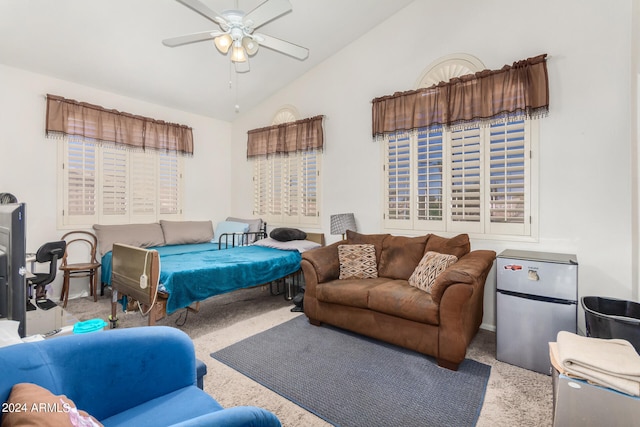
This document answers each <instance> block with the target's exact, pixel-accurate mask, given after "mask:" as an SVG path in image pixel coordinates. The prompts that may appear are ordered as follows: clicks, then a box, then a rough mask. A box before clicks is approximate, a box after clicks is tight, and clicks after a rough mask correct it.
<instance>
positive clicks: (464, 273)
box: [431, 250, 496, 304]
mask: <svg viewBox="0 0 640 427" xmlns="http://www.w3.org/2000/svg"><path fill="white" fill-rule="evenodd" d="M495 259H496V253H495V252H494V251H489V250H476V251H472V252H469V253H468V254H466V255H465V256H463V257H462V258H460V259H459V260H458V262H456V263H455V264H453V265H451V266H450V267H449V268H447V269H446V270H445V271H443V272H442V273H441V274H440V275H439V276H438V277H437V278H436V281H435V283H434V284H433V288H431V298H433V301H434V302H436V303H438V304H439V303H440V301H441V299H442V296H443V295H444V292H445V291H446V289H447V288H448V287H449V286H450V285H452V284H454V283H466V284H469V285H475V284H482V285H484V280H485V278H486V276H487V274H488V273H489V270H491V267H492V266H493V261H494V260H495ZM480 281H481V283H479V282H480Z"/></svg>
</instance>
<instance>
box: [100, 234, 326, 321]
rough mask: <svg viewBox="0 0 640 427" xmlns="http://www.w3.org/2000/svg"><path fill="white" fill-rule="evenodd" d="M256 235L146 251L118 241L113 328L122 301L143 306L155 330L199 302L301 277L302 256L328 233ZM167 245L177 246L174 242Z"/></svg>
mask: <svg viewBox="0 0 640 427" xmlns="http://www.w3.org/2000/svg"><path fill="white" fill-rule="evenodd" d="M172 225H173V224H172ZM192 225H193V224H192ZM200 225H202V224H200ZM165 226H166V224H165ZM95 228H96V227H95V226H94V229H95ZM165 228H166V227H165ZM218 228H219V227H216V231H217V230H218ZM265 228H266V226H265ZM103 231H104V230H103ZM252 233H255V232H252V231H248V230H247V231H244V232H235V233H231V234H233V236H232V237H231V238H229V236H228V234H229V233H221V234H220V236H221V237H219V238H218V239H217V240H216V239H213V240H216V241H215V242H211V241H208V242H200V243H179V244H169V245H167V244H165V245H155V244H154V245H151V246H149V245H148V247H146V248H144V247H140V246H141V245H131V244H127V243H119V242H117V241H114V242H113V243H112V244H111V248H112V251H109V252H107V253H105V254H104V255H103V256H102V268H103V271H102V281H103V283H105V284H108V285H110V286H111V287H112V290H113V294H114V298H113V304H112V315H111V322H112V325H111V326H112V327H116V324H117V300H118V299H119V298H120V297H122V296H128V297H131V298H133V299H135V300H136V301H138V302H139V303H140V304H141V310H143V313H145V314H147V313H148V316H149V319H148V320H149V325H153V324H154V323H155V322H156V321H157V320H159V319H161V318H162V317H164V316H165V315H166V314H171V313H173V312H175V311H177V310H180V309H189V310H194V311H197V310H198V304H199V302H200V301H203V300H205V299H207V298H210V297H212V296H215V295H220V294H223V293H227V292H232V291H234V290H237V289H242V288H249V287H254V286H259V285H264V284H273V283H274V282H276V283H278V282H279V281H281V280H282V279H283V278H286V277H291V276H292V275H296V274H298V272H299V270H300V261H301V254H300V253H301V251H304V250H306V249H309V248H312V247H317V246H320V245H322V244H324V235H322V234H315V233H306V234H307V236H306V239H304V240H300V241H298V240H296V241H288V242H278V241H275V240H274V239H272V238H269V237H267V238H264V235H265V231H261V232H260V233H259V234H252ZM103 234H104V233H103ZM224 234H227V236H223V235H224ZM129 235H130V234H129ZM165 235H168V236H171V233H168V234H167V233H165ZM129 240H131V239H129ZM133 240H136V239H133ZM138 240H140V239H138ZM147 240H148V241H149V242H151V241H152V240H153V239H147ZM187 240H188V241H191V240H190V239H187ZM223 240H224V242H226V243H223ZM99 241H100V236H99ZM167 241H169V242H170V243H176V240H175V239H172V238H170V239H168V240H166V241H165V243H166V242H167ZM183 241H185V239H183V238H181V240H180V242H183ZM229 242H231V243H229ZM137 243H140V242H139V241H137ZM271 289H272V293H274V292H273V287H272V288H271Z"/></svg>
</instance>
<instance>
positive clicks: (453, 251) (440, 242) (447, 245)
mask: <svg viewBox="0 0 640 427" xmlns="http://www.w3.org/2000/svg"><path fill="white" fill-rule="evenodd" d="M427 251H433V252H439V253H441V254H447V255H455V256H457V257H458V259H460V258H462V257H463V256H465V255H466V254H468V253H469V252H470V251H471V243H470V242H469V235H468V234H458V235H457V236H455V237H451V238H446V237H440V236H436V235H435V234H431V235H430V236H429V240H428V241H427V245H426V246H425V248H424V252H425V253H426V252H427Z"/></svg>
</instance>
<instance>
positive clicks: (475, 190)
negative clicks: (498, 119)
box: [384, 120, 537, 236]
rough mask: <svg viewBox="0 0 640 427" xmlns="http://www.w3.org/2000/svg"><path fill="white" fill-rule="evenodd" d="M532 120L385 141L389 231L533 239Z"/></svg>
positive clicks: (434, 131) (399, 136)
mask: <svg viewBox="0 0 640 427" xmlns="http://www.w3.org/2000/svg"><path fill="white" fill-rule="evenodd" d="M536 126H537V123H535V121H532V120H520V121H515V122H507V123H499V124H492V125H490V126H488V127H486V128H485V127H475V128H470V129H464V130H456V131H446V130H444V129H442V128H440V129H431V130H429V131H427V130H422V131H419V132H411V133H409V132H398V133H395V134H392V135H389V136H388V137H386V140H385V144H384V146H385V165H384V169H385V196H386V197H385V200H386V201H387V203H386V209H385V212H384V223H385V228H388V229H403V230H407V229H408V230H424V231H450V232H466V233H478V234H484V235H516V236H531V235H532V229H531V222H532V212H531V205H532V180H533V178H532V175H533V173H532V168H531V158H530V153H531V151H532V148H531V140H532V138H533V137H534V136H533V135H535V134H536V132H535V129H536Z"/></svg>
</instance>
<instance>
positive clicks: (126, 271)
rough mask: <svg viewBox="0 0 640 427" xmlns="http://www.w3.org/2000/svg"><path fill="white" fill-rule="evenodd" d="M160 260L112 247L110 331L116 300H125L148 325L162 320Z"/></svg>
mask: <svg viewBox="0 0 640 427" xmlns="http://www.w3.org/2000/svg"><path fill="white" fill-rule="evenodd" d="M159 278H160V257H159V255H158V252H157V251H155V250H148V249H143V248H138V247H135V246H130V245H125V244H121V243H114V244H113V257H112V271H111V289H112V291H113V297H112V301H111V316H109V321H110V322H111V328H115V327H117V322H118V316H117V305H118V298H119V297H121V296H128V297H131V298H133V299H135V300H136V301H138V302H139V303H140V305H141V310H144V312H146V313H147V314H148V316H149V325H150V326H151V325H153V324H155V321H156V320H159V319H161V318H162V317H164V312H165V308H166V300H167V294H166V293H164V292H161V291H159V289H158V281H159Z"/></svg>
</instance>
